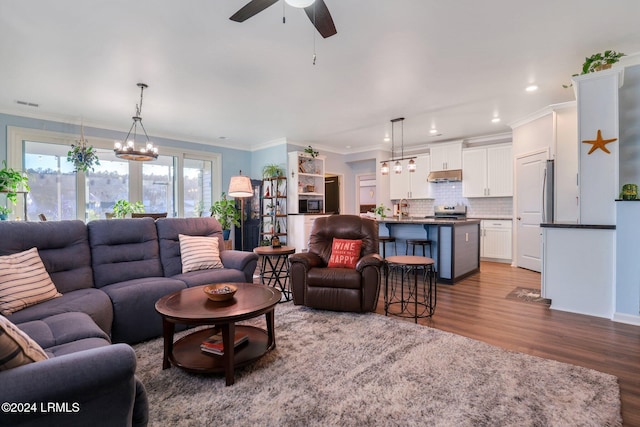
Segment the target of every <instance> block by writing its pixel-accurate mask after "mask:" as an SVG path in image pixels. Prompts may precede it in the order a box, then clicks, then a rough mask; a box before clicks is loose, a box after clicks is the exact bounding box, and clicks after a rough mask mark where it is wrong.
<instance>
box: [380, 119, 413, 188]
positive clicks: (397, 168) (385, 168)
mask: <svg viewBox="0 0 640 427" xmlns="http://www.w3.org/2000/svg"><path fill="white" fill-rule="evenodd" d="M397 122H400V131H401V139H400V140H401V142H402V151H401V154H400V158H399V159H396V158H395V145H394V143H395V135H394V126H395V124H396V123H397ZM413 159H415V157H404V117H399V118H397V119H392V120H391V160H383V161H381V162H380V163H382V166H380V173H381V174H382V175H389V162H390V163H393V162H394V160H395V163H394V164H393V171H394V172H395V173H396V174H401V173H402V163H400V162H401V161H402V160H409V163H407V170H408V171H409V172H415V171H416V162H415V160H413Z"/></svg>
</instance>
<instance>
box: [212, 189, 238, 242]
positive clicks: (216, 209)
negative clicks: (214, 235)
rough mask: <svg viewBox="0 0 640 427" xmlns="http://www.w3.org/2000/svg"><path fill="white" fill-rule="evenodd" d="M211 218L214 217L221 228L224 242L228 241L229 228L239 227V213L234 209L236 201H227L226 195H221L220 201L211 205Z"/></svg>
mask: <svg viewBox="0 0 640 427" xmlns="http://www.w3.org/2000/svg"><path fill="white" fill-rule="evenodd" d="M209 210H210V211H211V216H214V217H215V218H216V219H217V220H218V221H219V222H220V225H221V226H222V230H223V236H224V240H229V235H230V234H231V226H232V225H235V226H236V227H239V226H240V211H239V210H238V208H236V201H235V200H233V199H227V195H226V193H224V192H223V193H222V196H221V198H220V200H218V201H217V202H214V203H213V205H211V209H209Z"/></svg>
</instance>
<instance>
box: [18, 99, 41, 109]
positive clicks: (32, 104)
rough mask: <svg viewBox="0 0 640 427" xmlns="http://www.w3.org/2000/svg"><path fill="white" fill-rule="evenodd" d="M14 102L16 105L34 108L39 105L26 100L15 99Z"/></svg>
mask: <svg viewBox="0 0 640 427" xmlns="http://www.w3.org/2000/svg"><path fill="white" fill-rule="evenodd" d="M16 104H18V105H26V106H27V107H34V108H38V107H39V106H40V104H36V103H35V102H27V101H20V100H18V101H16Z"/></svg>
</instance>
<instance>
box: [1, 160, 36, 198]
mask: <svg viewBox="0 0 640 427" xmlns="http://www.w3.org/2000/svg"><path fill="white" fill-rule="evenodd" d="M2 165H3V168H2V169H0V192H3V193H6V194H7V200H9V201H10V202H11V203H13V204H14V205H15V204H16V202H17V201H18V191H29V190H30V188H29V176H27V174H25V173H24V172H21V171H17V170H15V169H12V168H8V167H7V162H6V160H3V161H2Z"/></svg>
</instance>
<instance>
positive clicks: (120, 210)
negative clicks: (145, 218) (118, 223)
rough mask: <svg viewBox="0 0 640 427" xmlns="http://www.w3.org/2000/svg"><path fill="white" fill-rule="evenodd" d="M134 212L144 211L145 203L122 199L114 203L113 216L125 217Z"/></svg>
mask: <svg viewBox="0 0 640 427" xmlns="http://www.w3.org/2000/svg"><path fill="white" fill-rule="evenodd" d="M134 212H135V213H142V212H144V205H143V204H142V202H135V203H131V202H129V201H128V200H124V199H120V200H116V203H115V205H113V218H124V217H125V216H127V215H129V214H132V213H134Z"/></svg>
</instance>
